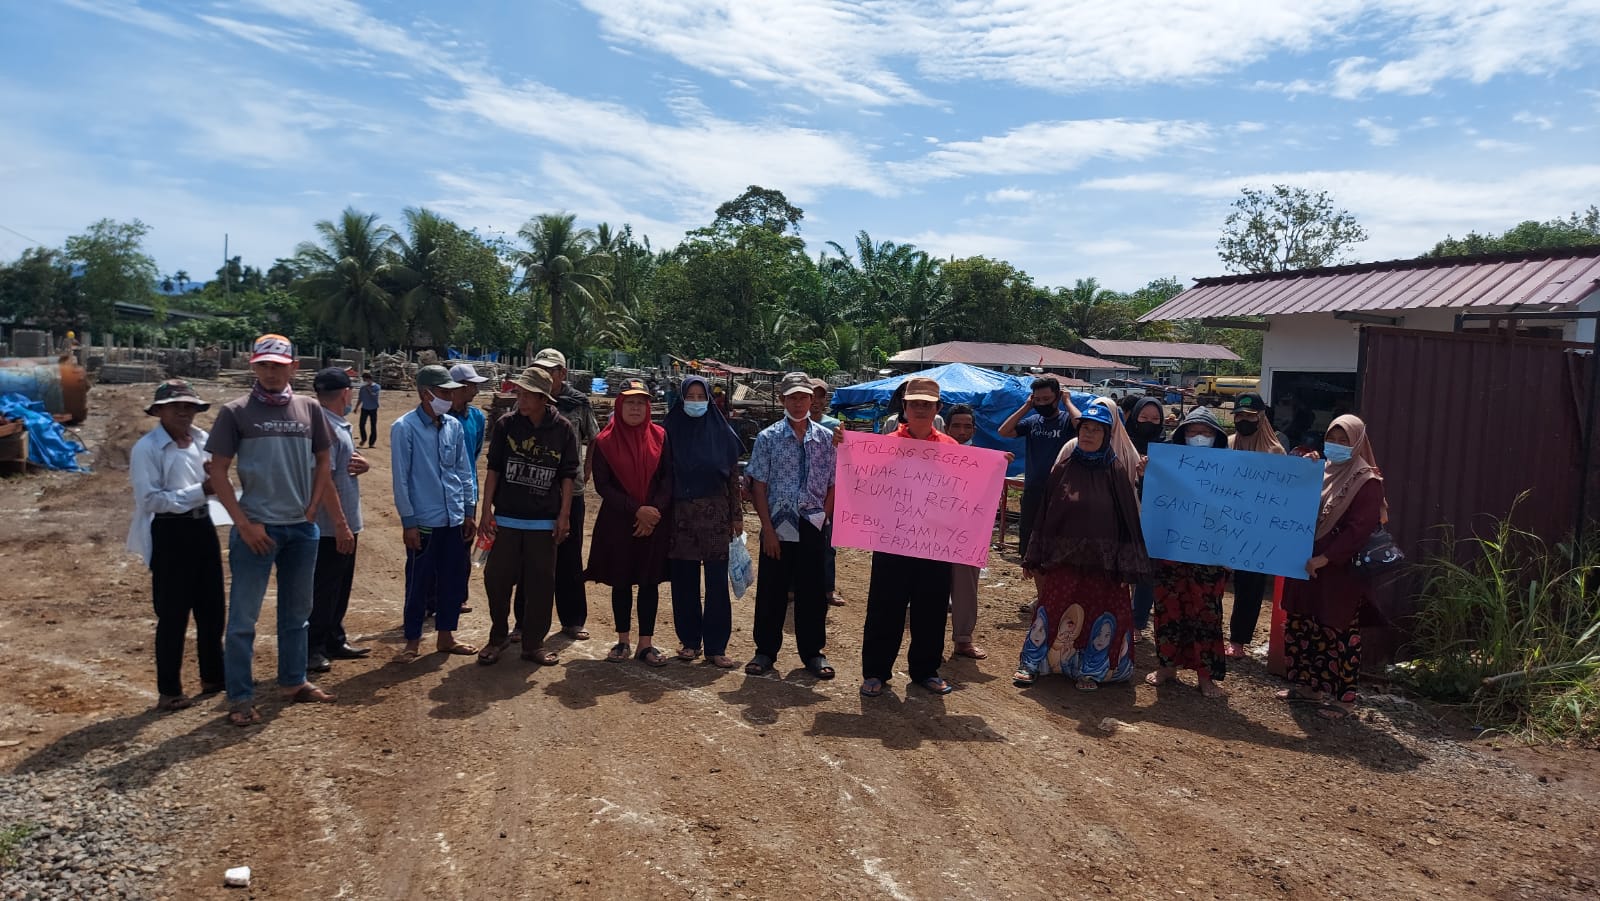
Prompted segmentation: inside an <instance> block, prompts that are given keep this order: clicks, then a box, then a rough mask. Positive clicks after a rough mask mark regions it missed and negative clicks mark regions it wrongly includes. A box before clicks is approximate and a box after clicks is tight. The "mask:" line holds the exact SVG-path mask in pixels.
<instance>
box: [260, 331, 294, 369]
mask: <svg viewBox="0 0 1600 901" xmlns="http://www.w3.org/2000/svg"><path fill="white" fill-rule="evenodd" d="M250 362H252V363H293V362H294V345H293V344H291V343H289V339H288V338H285V337H284V336H282V335H262V336H261V337H259V338H257V339H256V343H255V344H254V345H252V346H251V348H250Z"/></svg>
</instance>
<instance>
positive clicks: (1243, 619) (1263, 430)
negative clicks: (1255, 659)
mask: <svg viewBox="0 0 1600 901" xmlns="http://www.w3.org/2000/svg"><path fill="white" fill-rule="evenodd" d="M1228 446H1229V447H1231V448H1233V449H1234V450H1242V451H1255V452H1256V453H1261V454H1282V453H1286V451H1284V449H1283V445H1282V444H1280V443H1278V436H1277V434H1276V433H1275V432H1273V431H1272V422H1271V421H1270V420H1269V419H1268V417H1267V405H1266V403H1265V402H1264V401H1262V399H1261V395H1259V394H1241V395H1239V399H1238V400H1236V401H1234V402H1233V435H1232V436H1230V437H1229V438H1228ZM1271 580H1272V577H1271V576H1269V575H1267V574H1266V573H1253V572H1250V571H1248V570H1243V569H1236V570H1234V571H1233V616H1232V617H1231V618H1230V619H1229V621H1228V647H1227V650H1226V651H1225V653H1226V654H1227V656H1229V657H1243V656H1244V655H1245V650H1244V648H1245V645H1247V644H1249V643H1250V640H1251V639H1252V638H1254V637H1255V634H1256V623H1257V622H1259V621H1260V619H1261V601H1262V599H1263V598H1265V597H1266V595H1267V584H1268V583H1269V582H1270V581H1271Z"/></svg>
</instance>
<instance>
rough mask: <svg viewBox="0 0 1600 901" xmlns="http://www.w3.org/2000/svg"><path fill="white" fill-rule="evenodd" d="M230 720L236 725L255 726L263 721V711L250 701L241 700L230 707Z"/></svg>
mask: <svg viewBox="0 0 1600 901" xmlns="http://www.w3.org/2000/svg"><path fill="white" fill-rule="evenodd" d="M228 722H230V723H232V724H233V725H235V726H239V727H241V728H242V727H244V726H255V725H259V724H260V723H261V711H259V710H257V709H256V706H255V705H254V704H252V703H250V702H249V701H240V702H239V703H237V704H234V705H233V706H232V707H230V708H229V709H228Z"/></svg>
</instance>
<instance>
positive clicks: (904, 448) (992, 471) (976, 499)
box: [833, 432, 1006, 566]
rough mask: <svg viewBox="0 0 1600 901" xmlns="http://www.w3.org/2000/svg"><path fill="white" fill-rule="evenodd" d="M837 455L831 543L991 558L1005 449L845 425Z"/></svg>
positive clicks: (955, 558)
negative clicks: (912, 437)
mask: <svg viewBox="0 0 1600 901" xmlns="http://www.w3.org/2000/svg"><path fill="white" fill-rule="evenodd" d="M838 459H839V462H838V467H839V468H838V471H837V473H836V477H835V479H834V501H833V543H834V544H835V545H836V546H838V547H855V548H862V549H863V550H869V551H886V552H888V553H891V554H900V555H903V556H906V557H921V558H923V559H927V560H946V561H949V562H951V563H965V564H967V565H969V566H984V565H985V564H987V563H988V562H989V537H990V535H991V534H992V531H993V529H994V521H995V511H996V510H997V509H998V507H999V504H1000V488H1001V485H1002V483H1003V482H1004V481H1005V473H1006V456H1005V454H1003V453H1001V452H999V451H994V450H988V449H986V448H981V447H965V446H962V445H958V444H936V443H933V442H930V441H914V440H910V439H906V438H895V437H892V436H889V435H868V434H862V433H860V432H849V433H847V434H846V435H845V441H844V444H842V445H840V446H839V457H838Z"/></svg>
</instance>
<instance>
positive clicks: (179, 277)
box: [172, 269, 189, 294]
mask: <svg viewBox="0 0 1600 901" xmlns="http://www.w3.org/2000/svg"><path fill="white" fill-rule="evenodd" d="M172 280H173V281H175V282H177V283H178V293H179V294H183V293H185V291H186V290H187V289H188V286H189V273H188V271H186V270H183V269H179V270H178V271H177V272H174V273H172Z"/></svg>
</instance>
